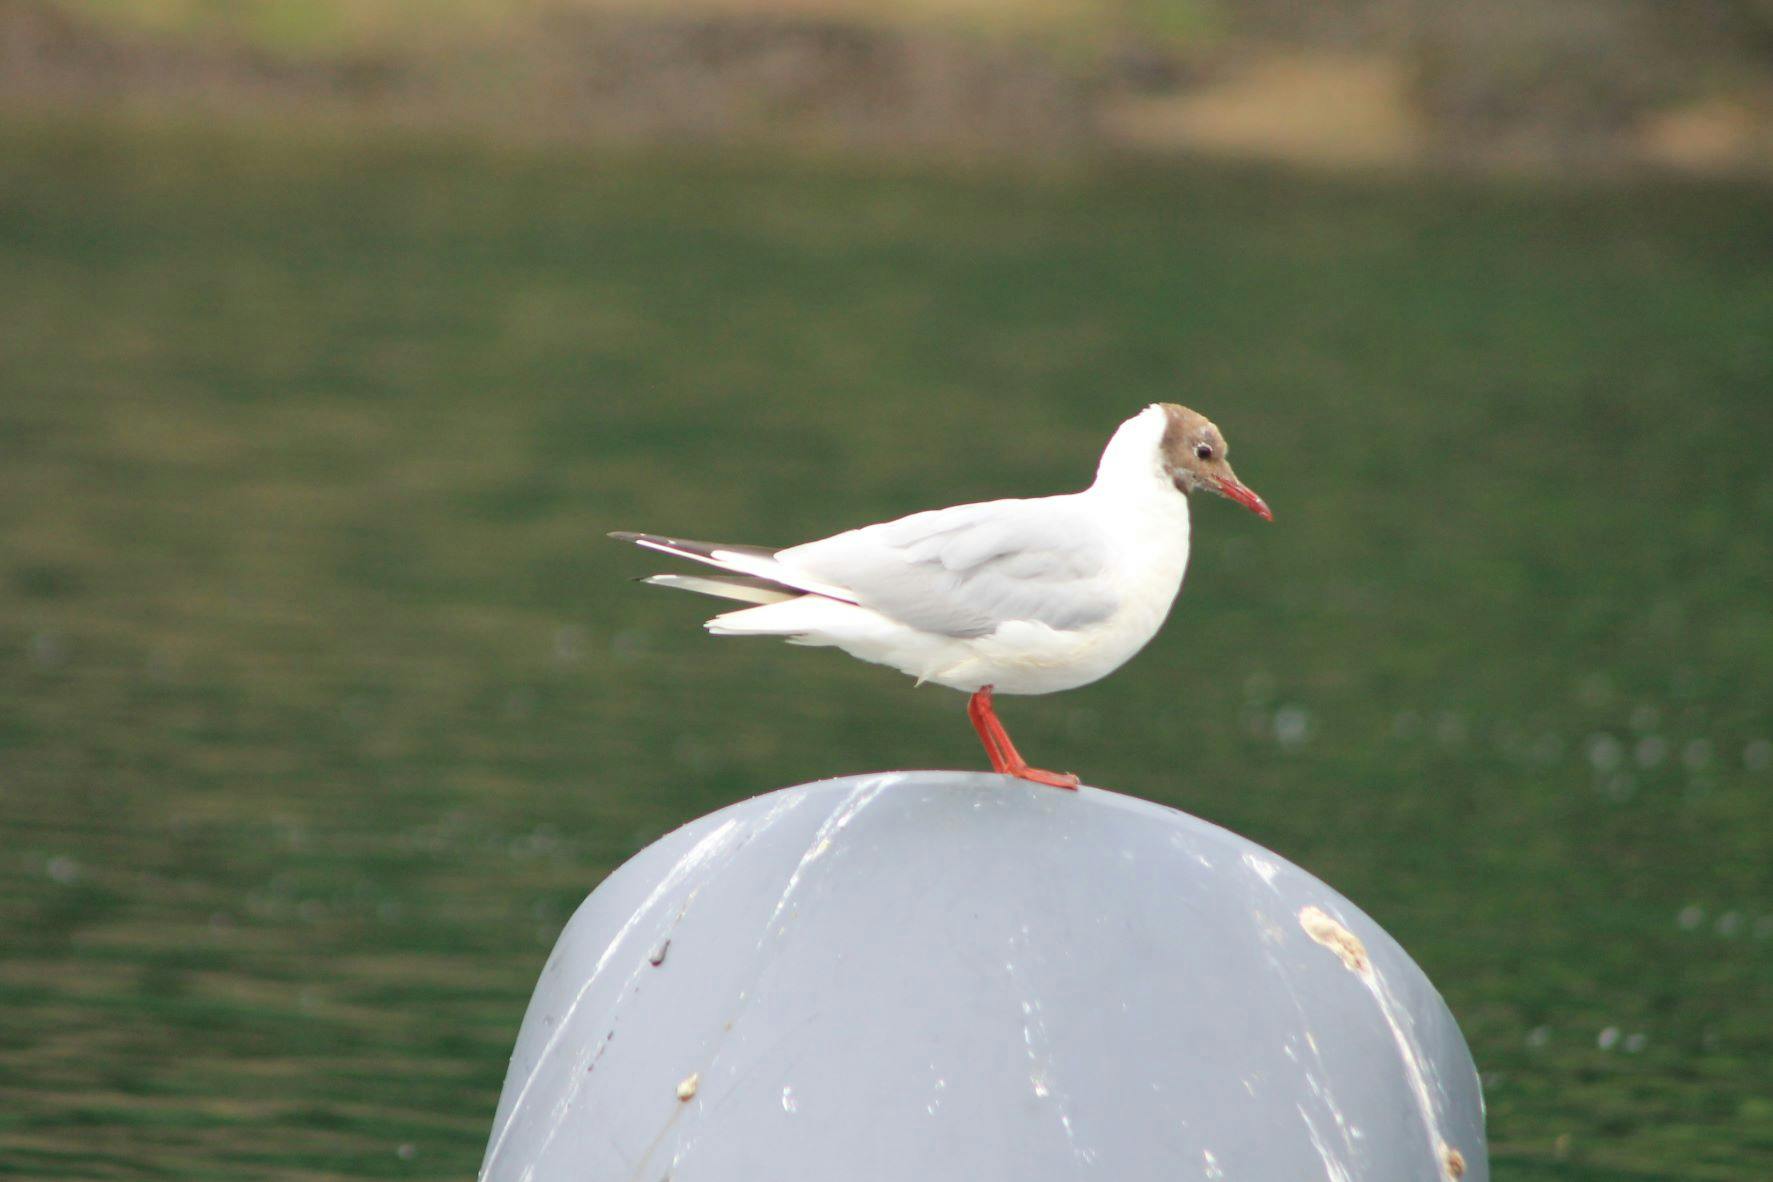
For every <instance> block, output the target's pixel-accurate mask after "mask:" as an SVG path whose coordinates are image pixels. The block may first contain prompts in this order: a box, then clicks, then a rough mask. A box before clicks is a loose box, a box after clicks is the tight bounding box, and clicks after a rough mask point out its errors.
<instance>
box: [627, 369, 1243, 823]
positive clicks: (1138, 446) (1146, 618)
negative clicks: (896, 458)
mask: <svg viewBox="0 0 1773 1182" xmlns="http://www.w3.org/2000/svg"><path fill="white" fill-rule="evenodd" d="M1225 452H1226V446H1225V437H1224V436H1223V435H1221V434H1220V433H1219V428H1217V427H1215V426H1214V425H1213V424H1212V423H1210V422H1209V421H1207V419H1205V418H1204V417H1202V416H1201V415H1199V414H1196V413H1195V412H1194V411H1192V410H1189V409H1188V408H1187V407H1185V406H1177V405H1175V404H1174V403H1160V404H1157V405H1154V406H1149V407H1146V408H1145V409H1144V410H1143V411H1140V412H1139V413H1138V414H1136V415H1134V416H1133V417H1132V418H1130V419H1128V420H1127V421H1126V422H1124V423H1122V424H1121V425H1120V428H1119V429H1118V430H1116V431H1115V433H1114V438H1112V439H1110V440H1109V441H1108V447H1107V448H1106V449H1105V450H1104V451H1103V452H1102V461H1101V463H1100V464H1099V465H1098V466H1097V468H1096V480H1095V483H1093V484H1091V485H1090V487H1088V488H1086V489H1084V490H1083V491H1082V492H1076V493H1066V494H1064V495H1062V496H1054V497H1036V498H1034V499H1032V500H1003V501H984V502H982V503H980V504H976V505H956V506H954V507H953V508H950V509H932V510H930V511H929V512H927V513H913V514H912V515H911V516H909V517H901V518H899V519H898V520H897V521H886V522H882V523H880V524H878V525H865V526H863V527H862V528H860V529H853V530H850V531H849V532H848V533H841V534H837V535H836V536H834V537H829V538H824V539H822V540H820V541H817V542H807V543H805V544H803V545H799V546H790V547H789V548H788V549H786V550H770V549H767V548H762V547H757V546H727V545H720V544H716V543H711V542H687V541H684V540H682V539H680V538H667V537H661V536H659V535H657V534H635V533H616V534H612V535H610V536H611V537H614V538H619V539H621V540H623V541H628V542H634V543H636V544H637V545H640V546H644V547H646V548H647V549H649V550H657V551H659V552H660V553H663V554H671V555H674V556H676V557H678V558H687V559H690V560H691V561H694V562H701V563H706V564H707V565H709V566H712V567H718V568H719V570H720V573H719V574H709V575H654V576H653V577H651V578H649V579H647V580H646V582H649V583H657V584H659V585H660V586H663V587H678V588H681V589H683V590H685V591H699V592H701V593H702V594H704V595H714V596H718V597H719V598H722V599H734V600H738V601H739V602H741V603H746V604H750V605H752V606H749V607H744V608H740V609H737V610H735V611H730V612H727V613H725V614H724V615H718V616H715V617H714V618H713V619H712V620H709V621H708V623H707V628H708V631H710V632H712V633H714V634H715V635H716V636H780V637H782V638H783V639H785V640H787V641H788V643H790V644H806V645H831V646H833V647H836V648H840V649H842V650H843V651H844V652H846V653H849V654H850V655H851V656H853V657H860V658H861V659H862V660H864V661H872V662H874V663H875V664H878V665H890V666H892V667H893V668H895V669H897V670H899V671H900V672H903V673H908V674H910V675H911V676H913V677H915V678H917V680H918V683H919V684H922V683H923V682H926V681H933V682H935V683H936V684H937V685H945V686H949V687H950V688H952V689H957V690H961V691H962V692H964V693H969V694H971V695H972V698H971V700H970V701H969V702H968V703H967V716H968V717H969V718H971V719H972V723H973V726H974V728H975V729H976V730H977V731H978V732H979V739H980V741H981V742H983V743H984V744H985V753H986V754H987V755H988V756H990V758H991V766H992V768H993V770H995V771H998V772H1003V773H1006V774H1008V775H1012V776H1018V777H1020V778H1022V779H1024V780H1033V781H1035V782H1036V783H1039V784H1051V785H1053V786H1055V787H1059V788H1075V787H1076V786H1077V782H1078V781H1077V777H1076V776H1072V775H1060V774H1058V773H1056V772H1049V771H1042V770H1041V769H1039V768H1034V767H1029V766H1028V763H1027V761H1026V760H1024V759H1023V758H1022V756H1021V755H1020V754H1019V753H1018V752H1017V751H1016V748H1015V745H1014V744H1012V743H1011V742H1010V736H1009V735H1008V734H1007V733H1006V732H1005V731H1004V728H1003V723H1001V722H999V721H998V719H997V713H996V712H995V711H994V710H993V709H992V705H991V694H992V691H993V690H999V691H1001V692H1003V693H1006V694H1050V693H1054V692H1056V691H1058V690H1067V689H1072V688H1075V687H1076V686H1080V685H1087V684H1089V683H1090V682H1092V681H1095V680H1096V679H1097V678H1100V677H1104V676H1106V675H1108V674H1109V673H1112V672H1113V671H1114V670H1116V669H1118V668H1120V666H1121V665H1123V664H1125V663H1126V661H1127V660H1128V659H1130V658H1131V657H1132V655H1133V654H1134V653H1136V652H1138V651H1139V650H1140V649H1142V648H1144V647H1145V645H1146V643H1147V642H1148V641H1150V639H1151V638H1152V637H1153V636H1155V635H1156V634H1157V630H1158V628H1159V627H1160V626H1161V625H1162V624H1163V622H1164V617H1165V616H1166V615H1168V614H1169V611H1170V605H1171V604H1172V603H1173V602H1174V601H1175V599H1176V593H1177V592H1178V591H1180V590H1181V588H1182V572H1183V570H1184V569H1185V568H1186V567H1187V566H1188V494H1189V493H1191V492H1193V491H1195V490H1196V489H1205V490H1206V491H1208V492H1213V493H1217V494H1219V495H1220V496H1222V497H1227V498H1229V499H1231V500H1233V501H1236V502H1237V503H1238V504H1240V505H1242V506H1244V507H1245V508H1246V509H1249V510H1250V511H1251V512H1252V513H1255V514H1257V515H1258V516H1260V517H1263V518H1265V519H1267V520H1269V521H1272V520H1274V515H1273V514H1272V513H1270V512H1269V511H1268V506H1267V505H1266V504H1264V503H1263V501H1262V498H1261V497H1259V496H1257V495H1256V494H1255V493H1254V492H1252V491H1251V490H1250V489H1249V488H1248V487H1246V486H1245V485H1244V484H1243V483H1242V482H1241V481H1239V480H1238V478H1237V477H1236V476H1235V475H1234V474H1233V473H1232V471H1231V465H1230V464H1228V463H1226V462H1225Z"/></svg>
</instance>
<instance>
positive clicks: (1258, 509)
mask: <svg viewBox="0 0 1773 1182" xmlns="http://www.w3.org/2000/svg"><path fill="white" fill-rule="evenodd" d="M1162 406H1163V409H1164V417H1165V424H1164V435H1163V442H1162V444H1161V445H1160V450H1161V451H1162V453H1163V463H1164V468H1165V470H1166V471H1168V472H1169V474H1170V479H1172V480H1174V481H1175V482H1176V487H1177V488H1179V489H1181V490H1182V491H1183V492H1185V493H1190V492H1193V491H1194V490H1195V489H1197V488H1204V489H1206V490H1207V491H1208V492H1212V493H1217V494H1219V495H1220V496H1222V497H1224V498H1226V499H1227V500H1232V501H1236V502H1237V503H1238V504H1240V505H1242V506H1243V507H1244V508H1246V509H1248V510H1249V511H1250V512H1252V513H1254V514H1256V515H1257V516H1258V517H1261V518H1264V519H1266V520H1268V521H1273V520H1274V514H1273V513H1270V512H1269V511H1268V506H1267V504H1265V503H1264V502H1263V500H1262V498H1261V497H1259V496H1257V495H1256V494H1255V492H1253V491H1252V490H1251V489H1250V488H1249V487H1248V486H1246V485H1245V484H1244V483H1243V482H1242V481H1240V480H1239V479H1238V478H1237V474H1236V473H1235V472H1233V471H1232V470H1231V465H1230V464H1228V463H1226V462H1225V453H1226V450H1227V447H1226V443H1225V436H1223V435H1221V434H1220V433H1219V428H1218V427H1216V426H1214V425H1213V423H1212V421H1211V420H1210V419H1208V418H1207V417H1206V416H1205V415H1202V414H1199V413H1197V412H1196V411H1192V410H1189V409H1188V408H1187V407H1186V406H1178V405H1176V404H1175V403H1174V402H1165V403H1163V404H1162Z"/></svg>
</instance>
